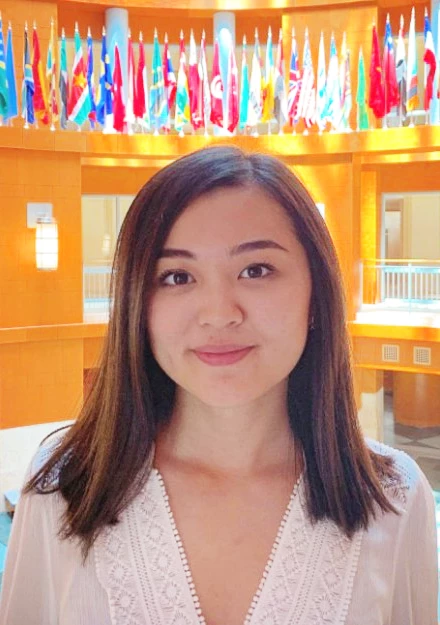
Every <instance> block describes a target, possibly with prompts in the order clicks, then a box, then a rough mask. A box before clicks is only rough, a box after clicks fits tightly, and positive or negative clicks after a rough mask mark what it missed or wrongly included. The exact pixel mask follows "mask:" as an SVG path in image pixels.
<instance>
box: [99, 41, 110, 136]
mask: <svg viewBox="0 0 440 625" xmlns="http://www.w3.org/2000/svg"><path fill="white" fill-rule="evenodd" d="M112 85H113V81H112V73H111V70H110V57H109V55H108V52H107V41H106V36H105V31H103V32H102V47H101V68H100V74H99V96H98V103H97V105H96V119H97V120H98V122H99V123H100V124H101V126H104V124H105V118H106V117H107V115H111V114H112V113H113V100H112Z"/></svg>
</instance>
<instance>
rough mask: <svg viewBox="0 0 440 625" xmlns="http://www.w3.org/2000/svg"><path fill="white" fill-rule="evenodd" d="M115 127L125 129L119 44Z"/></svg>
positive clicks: (115, 88) (115, 69)
mask: <svg viewBox="0 0 440 625" xmlns="http://www.w3.org/2000/svg"><path fill="white" fill-rule="evenodd" d="M112 91H113V128H114V129H115V130H117V131H118V132H123V131H124V119H125V105H124V96H123V84H122V70H121V59H120V57H119V50H118V45H117V44H116V45H115V68H114V70H113V87H112Z"/></svg>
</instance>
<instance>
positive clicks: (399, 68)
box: [396, 15, 406, 119]
mask: <svg viewBox="0 0 440 625" xmlns="http://www.w3.org/2000/svg"><path fill="white" fill-rule="evenodd" d="M396 80H397V89H398V92H399V105H398V106H399V115H400V117H401V118H403V119H404V118H405V117H406V54H405V42H404V39H403V15H401V16H400V28H399V37H398V39H397V47H396Z"/></svg>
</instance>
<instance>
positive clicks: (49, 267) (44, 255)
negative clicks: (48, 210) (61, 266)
mask: <svg viewBox="0 0 440 625" xmlns="http://www.w3.org/2000/svg"><path fill="white" fill-rule="evenodd" d="M35 259H36V263H37V269H40V270H43V271H55V269H58V224H57V222H56V220H55V219H54V218H53V217H47V216H46V217H39V218H38V219H37V226H36V231H35Z"/></svg>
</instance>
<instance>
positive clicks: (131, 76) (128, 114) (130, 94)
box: [124, 31, 136, 133]
mask: <svg viewBox="0 0 440 625" xmlns="http://www.w3.org/2000/svg"><path fill="white" fill-rule="evenodd" d="M127 81H128V85H127V104H126V105H125V120H124V121H125V122H126V123H127V124H128V132H129V133H131V132H133V124H134V122H135V115H134V102H135V100H136V83H135V71H134V53H133V42H132V40H131V32H130V31H128V45H127Z"/></svg>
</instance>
